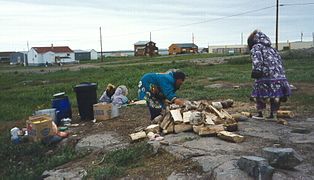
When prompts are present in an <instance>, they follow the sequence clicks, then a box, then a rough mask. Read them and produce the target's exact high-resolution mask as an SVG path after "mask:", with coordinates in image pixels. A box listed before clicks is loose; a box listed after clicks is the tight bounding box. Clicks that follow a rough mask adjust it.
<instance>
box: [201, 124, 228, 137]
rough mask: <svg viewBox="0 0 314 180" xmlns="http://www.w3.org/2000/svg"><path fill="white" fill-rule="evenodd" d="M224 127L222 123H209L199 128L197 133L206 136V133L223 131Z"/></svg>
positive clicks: (212, 133) (214, 133)
mask: <svg viewBox="0 0 314 180" xmlns="http://www.w3.org/2000/svg"><path fill="white" fill-rule="evenodd" d="M224 130H225V128H224V126H223V125H222V124H219V125H211V126H205V127H202V128H200V130H199V132H198V135H200V136H207V135H217V133H219V132H221V131H224Z"/></svg>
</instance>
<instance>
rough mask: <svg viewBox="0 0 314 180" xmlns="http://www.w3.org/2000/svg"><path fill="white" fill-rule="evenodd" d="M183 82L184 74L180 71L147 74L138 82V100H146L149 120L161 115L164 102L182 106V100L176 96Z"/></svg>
mask: <svg viewBox="0 0 314 180" xmlns="http://www.w3.org/2000/svg"><path fill="white" fill-rule="evenodd" d="M184 80H185V74H184V73H183V72H181V71H176V72H169V73H147V74H145V75H144V76H143V77H142V78H141V80H140V82H139V85H138V87H139V90H138V96H139V99H140V100H143V99H144V100H146V103H147V106H148V108H149V112H150V115H151V120H153V119H154V118H155V117H157V116H158V115H160V114H161V111H162V109H163V108H165V100H166V99H167V100H168V101H170V102H171V103H175V104H177V105H183V104H184V100H182V99H180V98H178V97H177V95H176V93H175V92H176V91H177V90H178V89H179V88H180V86H181V85H182V84H183V82H184Z"/></svg>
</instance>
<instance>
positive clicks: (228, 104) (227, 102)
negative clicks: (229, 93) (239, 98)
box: [221, 99, 234, 108]
mask: <svg viewBox="0 0 314 180" xmlns="http://www.w3.org/2000/svg"><path fill="white" fill-rule="evenodd" d="M233 102H234V101H233V99H227V100H225V101H222V102H221V105H222V107H223V108H229V107H231V106H232V105H233Z"/></svg>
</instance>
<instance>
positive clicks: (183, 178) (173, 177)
mask: <svg viewBox="0 0 314 180" xmlns="http://www.w3.org/2000/svg"><path fill="white" fill-rule="evenodd" d="M178 179H180V180H192V179H193V180H194V179H195V180H206V179H210V176H209V175H206V174H205V175H202V174H194V173H177V172H172V173H171V174H170V176H168V177H167V180H178Z"/></svg>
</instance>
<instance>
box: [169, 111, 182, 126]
mask: <svg viewBox="0 0 314 180" xmlns="http://www.w3.org/2000/svg"><path fill="white" fill-rule="evenodd" d="M170 113H171V116H172V118H173V121H174V123H182V122H183V118H182V115H181V112H180V109H174V110H170Z"/></svg>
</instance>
